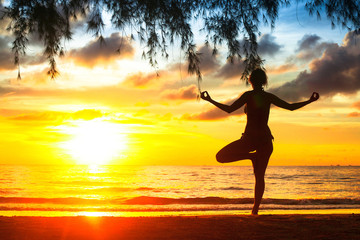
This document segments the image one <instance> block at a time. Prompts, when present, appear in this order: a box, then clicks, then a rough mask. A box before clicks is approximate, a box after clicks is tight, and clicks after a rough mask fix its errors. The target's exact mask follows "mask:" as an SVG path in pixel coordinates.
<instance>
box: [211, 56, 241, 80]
mask: <svg viewBox="0 0 360 240" xmlns="http://www.w3.org/2000/svg"><path fill="white" fill-rule="evenodd" d="M244 69H245V65H244V63H243V62H242V61H240V60H238V61H235V62H233V63H231V62H230V61H227V62H226V63H225V64H224V65H223V66H222V67H221V68H220V69H219V71H218V72H217V73H216V74H215V77H221V78H223V79H224V80H232V79H235V78H236V79H240V77H241V75H242V73H243V72H244Z"/></svg>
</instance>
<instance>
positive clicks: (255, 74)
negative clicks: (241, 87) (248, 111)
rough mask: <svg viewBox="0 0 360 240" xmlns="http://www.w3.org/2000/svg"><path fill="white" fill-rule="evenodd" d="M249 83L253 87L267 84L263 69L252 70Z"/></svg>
mask: <svg viewBox="0 0 360 240" xmlns="http://www.w3.org/2000/svg"><path fill="white" fill-rule="evenodd" d="M249 83H250V84H251V85H252V86H253V88H262V87H263V86H265V85H267V76H266V73H265V71H264V70H262V69H260V68H258V69H255V70H254V71H252V73H251V74H250V77H249Z"/></svg>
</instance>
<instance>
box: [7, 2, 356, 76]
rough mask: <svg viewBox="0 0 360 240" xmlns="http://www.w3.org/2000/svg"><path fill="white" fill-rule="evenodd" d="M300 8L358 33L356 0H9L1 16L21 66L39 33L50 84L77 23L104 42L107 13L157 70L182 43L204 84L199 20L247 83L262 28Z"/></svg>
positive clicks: (256, 57) (208, 41) (208, 39)
mask: <svg viewBox="0 0 360 240" xmlns="http://www.w3.org/2000/svg"><path fill="white" fill-rule="evenodd" d="M299 2H301V3H304V4H305V9H306V10H307V11H308V13H309V14H310V15H316V16H317V17H318V18H319V19H320V18H321V17H322V16H321V14H322V13H325V14H326V17H327V18H328V19H330V21H331V25H332V26H333V27H335V26H337V25H340V26H342V27H344V28H347V29H349V30H356V31H357V33H359V30H360V1H358V0H342V1H337V0H11V1H10V4H9V5H8V6H7V7H6V8H5V12H4V14H3V17H2V18H3V19H4V18H9V19H10V20H11V21H10V24H9V26H8V30H9V31H11V32H12V34H13V35H14V37H15V40H14V41H13V43H12V50H13V53H14V63H15V64H16V65H19V64H20V57H21V55H23V54H25V53H26V47H27V45H28V43H29V40H28V39H29V35H31V34H35V35H37V36H38V37H39V40H41V41H42V43H43V45H44V55H45V56H46V57H47V59H48V61H49V71H48V74H49V75H50V77H51V78H55V77H56V76H57V74H58V73H59V71H58V69H57V66H56V58H57V57H58V56H62V55H63V54H64V42H65V41H66V40H71V38H72V35H73V32H72V29H71V26H73V24H72V23H74V22H76V21H79V20H78V19H86V21H84V24H86V29H87V31H88V32H91V33H93V34H94V36H95V37H97V38H99V40H100V41H103V39H104V38H103V36H102V34H103V30H104V26H105V23H104V14H105V13H106V14H108V15H110V16H111V24H112V27H113V28H114V29H117V30H119V31H120V32H123V33H124V32H125V33H126V35H128V37H130V38H131V39H136V38H137V39H138V40H139V41H140V42H141V43H142V44H143V46H144V49H145V50H144V52H143V56H144V57H145V58H146V59H147V60H148V61H149V63H150V65H152V66H154V67H156V66H157V58H158V56H161V57H165V58H167V57H168V56H169V53H168V48H169V46H170V45H172V44H173V43H174V41H175V40H179V42H180V47H181V50H182V51H184V53H185V56H186V58H187V61H188V71H189V73H191V74H195V75H196V76H197V78H198V80H199V81H200V80H201V69H200V62H201V56H200V53H199V52H197V50H196V45H195V42H194V33H193V29H192V25H191V23H192V22H193V21H194V20H196V19H200V21H198V22H201V23H203V26H202V31H204V32H205V33H206V34H205V35H206V39H204V42H205V43H206V44H208V45H210V46H211V47H212V48H213V49H214V51H213V52H214V54H215V53H216V52H217V49H218V47H219V45H225V46H226V47H227V50H228V51H227V53H228V54H227V57H228V59H229V60H230V61H234V60H235V59H240V60H242V61H244V65H245V70H244V72H243V75H242V78H243V79H246V78H247V76H248V75H249V74H250V72H251V71H252V70H253V69H255V68H258V67H263V59H261V58H260V56H259V55H258V53H257V38H258V37H259V35H260V34H261V33H260V31H259V24H261V23H264V24H268V25H270V27H271V28H274V27H275V23H276V20H277V18H278V14H279V9H280V8H282V7H287V6H290V5H291V4H298V3H299ZM119 47H120V48H121V46H119ZM114 51H116V50H114ZM118 51H121V49H118ZM19 77H20V73H19Z"/></svg>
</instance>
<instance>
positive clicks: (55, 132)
mask: <svg viewBox="0 0 360 240" xmlns="http://www.w3.org/2000/svg"><path fill="white" fill-rule="evenodd" d="M285 30H286V24H285V23H281V24H279V27H278V28H277V29H275V31H274V32H272V33H267V34H264V35H263V36H262V37H261V38H260V40H259V46H260V47H261V46H262V48H260V50H261V51H262V52H260V53H261V54H262V56H263V57H264V58H265V59H266V64H265V67H266V69H267V72H268V75H269V86H268V87H267V89H266V90H268V91H270V92H273V93H275V94H277V95H279V96H280V97H281V98H283V99H284V100H287V101H290V102H292V101H300V100H304V99H306V98H307V97H310V95H311V93H312V91H318V92H319V93H320V95H321V99H320V100H319V101H317V102H315V103H313V104H311V105H308V106H306V107H305V108H302V109H300V110H297V111H295V112H290V111H286V110H282V109H277V108H272V109H271V115H270V121H269V125H270V128H271V130H272V133H273V135H274V137H275V141H274V153H273V155H272V157H271V160H270V165H336V164H340V165H360V150H359V147H358V146H359V143H360V128H359V125H360V123H359V117H360V98H359V96H360V94H359V90H360V79H359V76H360V75H359V73H360V67H359V66H360V64H359V63H360V60H359V59H360V48H359V45H356V44H355V43H354V42H356V40H357V42H360V37H359V36H354V35H353V34H351V33H346V32H341V34H339V32H336V31H335V32H336V33H334V31H332V30H327V31H328V32H331V31H332V32H331V34H330V36H334V35H336V34H337V35H339V36H338V37H337V38H331V37H330V38H326V37H325V36H327V34H328V32H318V33H316V34H315V33H311V30H312V29H308V30H306V31H305V30H303V31H302V32H301V33H299V32H297V31H293V32H290V33H289V32H288V33H287V35H286V36H287V39H284V31H285ZM308 31H310V33H309V32H308ZM356 38H357V39H356ZM339 39H340V40H339ZM105 40H106V41H107V42H108V44H107V45H106V46H105V47H104V46H103V47H102V48H101V47H100V46H99V44H98V43H97V42H96V41H95V40H94V39H92V38H91V36H87V37H86V38H82V40H81V41H80V40H79V39H76V37H75V41H74V43H73V45H71V44H70V47H69V49H68V51H67V55H66V56H65V57H64V58H61V59H58V68H59V70H60V76H59V77H58V78H57V79H55V80H54V81H52V80H50V79H49V78H48V77H47V76H46V71H47V67H48V66H47V62H46V60H44V59H43V58H42V57H41V56H42V54H41V51H39V50H37V49H38V48H39V43H36V41H34V42H32V43H31V44H32V45H30V47H29V49H30V50H31V51H29V52H28V55H27V56H24V57H23V58H22V62H23V64H22V66H21V70H22V80H21V81H17V80H16V76H17V69H16V67H15V66H13V65H12V64H9V62H10V63H11V61H12V60H11V59H12V55H11V48H10V47H9V43H10V42H11V36H10V35H9V33H6V32H1V34H0V53H1V55H2V56H3V57H2V58H1V59H0V61H1V65H0V66H1V67H0V96H1V98H0V134H1V138H0V152H1V158H0V164H58V163H71V164H72V163H81V164H130V165H138V164H145V165H188V164H190V165H218V163H217V162H216V161H215V154H216V152H217V151H218V150H219V149H220V148H222V147H223V146H224V145H226V144H228V143H230V142H231V141H234V140H236V139H238V138H239V137H240V136H241V133H242V132H243V129H244V127H245V123H246V116H245V115H244V114H243V112H242V110H241V109H240V110H239V111H237V112H235V113H234V114H232V115H227V114H225V113H222V112H221V111H220V110H217V109H214V107H213V106H212V105H211V104H209V103H207V102H204V101H200V102H199V101H197V100H196V95H197V91H198V90H197V82H196V78H195V76H188V75H187V73H186V66H185V63H186V62H185V60H183V59H182V58H181V57H180V56H178V55H177V54H176V53H175V54H173V56H172V57H170V59H169V60H163V59H159V62H160V63H159V69H158V70H157V72H158V74H159V76H157V74H156V71H155V69H153V68H151V67H150V66H149V64H148V63H147V61H146V60H142V59H141V51H142V50H141V49H142V48H141V46H140V45H139V44H138V43H137V42H129V41H127V40H126V39H122V37H121V36H120V35H119V34H117V33H114V34H111V33H109V34H108V35H107V37H106V39H105ZM119 42H122V46H123V47H124V48H123V51H122V52H121V54H120V55H117V54H116V53H115V51H113V49H116V46H117V44H118V43H119ZM71 46H76V47H71ZM174 48H175V50H174V51H175V52H176V51H177V50H176V47H174ZM199 50H200V51H201V52H202V53H203V55H202V61H203V62H202V69H203V73H204V80H203V82H202V84H201V86H202V89H203V90H207V91H209V93H210V94H211V95H212V97H213V98H214V99H216V100H218V101H221V102H227V103H230V102H232V101H234V100H235V99H236V98H237V97H238V96H239V95H240V94H241V93H243V92H244V91H246V90H249V89H250V87H249V86H247V85H246V84H245V83H244V82H242V81H240V76H241V73H242V72H241V65H240V64H234V65H231V64H229V63H227V62H226V61H225V60H224V57H223V55H225V51H223V52H221V51H220V55H219V56H218V57H217V58H213V57H211V54H210V52H211V49H207V48H205V47H201V43H200V44H199ZM220 50H222V49H220ZM341 60H343V61H341ZM343 65H344V66H343ZM101 156H102V157H101ZM234 165H250V161H243V162H238V163H234Z"/></svg>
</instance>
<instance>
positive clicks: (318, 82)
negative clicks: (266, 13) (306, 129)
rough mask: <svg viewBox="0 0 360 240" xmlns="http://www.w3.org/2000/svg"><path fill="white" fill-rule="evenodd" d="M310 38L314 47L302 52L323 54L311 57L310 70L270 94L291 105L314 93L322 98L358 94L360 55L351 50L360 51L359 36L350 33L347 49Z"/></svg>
mask: <svg viewBox="0 0 360 240" xmlns="http://www.w3.org/2000/svg"><path fill="white" fill-rule="evenodd" d="M310 37H311V38H312V39H313V40H312V42H311V44H310V43H307V44H306V47H304V46H302V48H301V50H304V49H305V50H308V48H311V49H312V50H314V49H318V48H320V49H322V50H323V54H322V55H318V57H317V58H314V56H311V57H310V58H314V59H313V60H312V61H311V62H310V63H309V70H305V71H302V72H300V73H299V74H298V76H297V77H296V78H295V79H294V80H292V81H289V82H287V83H285V84H284V85H282V86H280V87H277V88H272V89H270V90H269V91H271V92H273V93H275V94H279V95H280V96H282V97H284V98H286V99H289V100H291V101H297V100H299V99H301V98H304V97H309V96H310V95H311V93H312V91H318V92H319V93H320V95H321V96H323V97H331V96H334V95H336V94H345V95H349V94H355V93H356V92H357V91H359V90H360V78H359V76H360V53H359V51H355V52H354V51H352V50H351V49H353V48H354V47H356V46H357V47H359V46H358V45H356V44H358V43H356V42H359V41H360V36H359V35H354V34H353V33H348V34H347V35H346V36H345V38H344V45H338V44H327V43H319V42H318V40H319V39H317V38H315V37H314V36H310ZM308 38H309V37H308ZM356 39H357V41H356ZM304 41H306V40H304ZM304 41H302V42H301V43H300V45H302V44H303V43H304ZM325 45H326V47H325ZM319 51H320V50H319Z"/></svg>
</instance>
